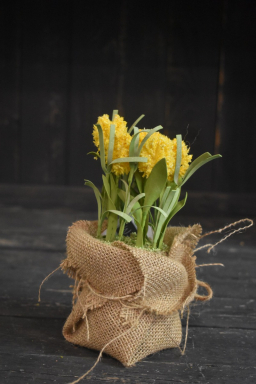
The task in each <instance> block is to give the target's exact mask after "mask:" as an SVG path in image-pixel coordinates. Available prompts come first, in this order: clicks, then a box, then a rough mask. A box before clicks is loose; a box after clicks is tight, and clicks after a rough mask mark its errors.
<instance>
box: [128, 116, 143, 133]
mask: <svg viewBox="0 0 256 384" xmlns="http://www.w3.org/2000/svg"><path fill="white" fill-rule="evenodd" d="M144 116H145V115H141V116H140V117H139V118H138V119H137V120H136V121H135V122H134V123H133V124H132V126H131V128H130V129H129V131H128V133H131V132H132V130H133V128H134V127H135V126H136V125H137V124H138V122H139V121H140V120H141V119H143V117H144Z"/></svg>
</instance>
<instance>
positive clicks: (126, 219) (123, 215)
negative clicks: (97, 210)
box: [104, 209, 132, 223]
mask: <svg viewBox="0 0 256 384" xmlns="http://www.w3.org/2000/svg"><path fill="white" fill-rule="evenodd" d="M107 212H111V213H114V214H115V215H118V216H120V217H122V218H123V219H124V220H125V221H127V222H128V223H130V221H132V218H131V216H129V215H127V214H126V213H124V212H121V211H117V210H115V209H109V210H108V211H107ZM105 213H106V212H104V214H105Z"/></svg>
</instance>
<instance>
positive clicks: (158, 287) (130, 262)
mask: <svg viewBox="0 0 256 384" xmlns="http://www.w3.org/2000/svg"><path fill="white" fill-rule="evenodd" d="M96 230H97V222H89V221H78V222H76V223H74V224H73V225H72V226H71V227H70V229H69V231H68V234H67V259H66V260H64V261H63V263H62V269H63V270H64V271H65V272H67V273H68V275H69V276H70V277H73V278H75V282H76V283H75V287H74V300H73V309H72V312H71V314H70V316H69V317H68V319H67V320H66V323H65V325H64V328H63V335H64V337H65V338H66V339H67V340H68V341H70V342H71V343H74V344H78V345H81V346H84V347H87V348H92V349H96V350H101V349H102V348H103V347H104V346H105V345H106V344H107V343H109V342H110V341H111V340H114V339H115V340H114V341H113V342H111V343H110V344H109V345H108V346H107V347H106V349H105V352H106V353H108V354H109V355H111V356H113V357H115V358H116V359H118V360H119V361H121V362H122V363H123V364H124V365H125V366H131V365H134V364H135V363H136V362H137V361H139V360H141V359H143V358H144V357H146V356H147V355H149V354H151V353H154V352H157V351H159V350H161V349H165V348H172V347H177V346H179V345H180V342H181V338H182V327H181V320H180V314H179V311H182V310H183V309H184V307H185V306H186V305H188V304H189V303H190V302H191V301H192V300H194V299H195V298H197V296H198V295H197V294H196V291H197V288H198V285H199V284H200V282H198V281H197V279H196V273H195V259H196V257H195V256H193V250H194V248H195V246H196V244H197V242H198V240H199V236H200V234H201V226H200V225H194V226H192V227H188V228H182V227H170V228H168V229H167V232H166V235H165V240H164V241H165V243H166V244H167V245H168V246H169V247H170V248H169V252H168V253H161V252H153V251H147V250H144V249H139V248H135V247H131V246H128V245H126V244H124V243H123V242H120V241H115V242H113V243H111V244H107V243H103V242H102V241H100V240H98V239H96V238H95V237H94V236H95V235H96ZM200 285H201V284H200ZM198 298H199V296H198Z"/></svg>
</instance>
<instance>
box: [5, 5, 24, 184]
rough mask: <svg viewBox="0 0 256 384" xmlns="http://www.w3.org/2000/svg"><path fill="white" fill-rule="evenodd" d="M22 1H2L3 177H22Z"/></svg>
mask: <svg viewBox="0 0 256 384" xmlns="http://www.w3.org/2000/svg"><path fill="white" fill-rule="evenodd" d="M20 11H21V4H20V2H19V1H12V2H11V3H10V2H3V1H1V4H0V36H1V55H0V68H1V70H0V181H1V182H6V183H15V182H16V183H19V182H20V181H21V141H20V140H21V56H22V52H21V51H22V49H21V35H22V28H21V20H20V17H19V16H20Z"/></svg>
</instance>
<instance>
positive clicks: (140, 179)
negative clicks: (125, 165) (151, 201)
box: [134, 170, 144, 193]
mask: <svg viewBox="0 0 256 384" xmlns="http://www.w3.org/2000/svg"><path fill="white" fill-rule="evenodd" d="M134 177H135V181H136V184H137V187H138V190H139V192H140V193H142V192H143V187H144V179H143V177H142V174H141V173H140V172H139V171H138V170H137V171H136V172H135V174H134Z"/></svg>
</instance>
